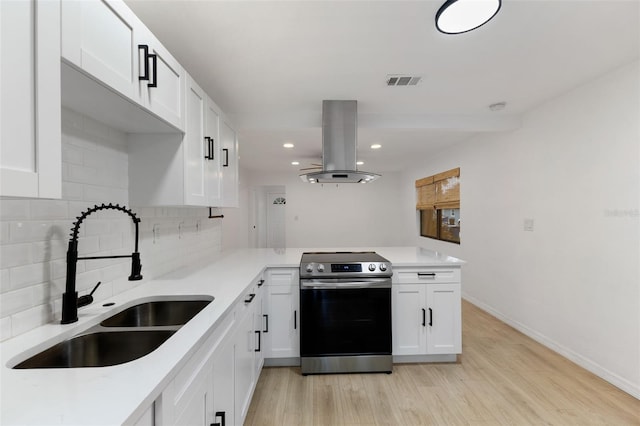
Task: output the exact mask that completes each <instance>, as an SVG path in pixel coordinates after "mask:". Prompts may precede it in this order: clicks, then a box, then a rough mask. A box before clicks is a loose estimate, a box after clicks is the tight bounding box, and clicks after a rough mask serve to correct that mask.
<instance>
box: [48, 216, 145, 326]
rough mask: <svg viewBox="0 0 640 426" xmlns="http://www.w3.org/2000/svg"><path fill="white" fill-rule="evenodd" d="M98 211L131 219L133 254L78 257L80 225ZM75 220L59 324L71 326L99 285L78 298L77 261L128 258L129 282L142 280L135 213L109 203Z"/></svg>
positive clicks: (137, 219)
mask: <svg viewBox="0 0 640 426" xmlns="http://www.w3.org/2000/svg"><path fill="white" fill-rule="evenodd" d="M99 210H120V211H121V212H123V213H126V214H128V215H129V216H131V219H132V220H133V223H134V225H135V226H136V244H135V249H134V252H133V253H131V254H125V255H120V256H91V257H78V231H79V230H80V224H81V223H82V221H84V220H85V219H86V218H87V216H89V215H90V214H91V213H95V212H97V211H99ZM76 219H77V222H74V223H73V228H72V229H71V239H70V240H69V248H68V249H67V282H66V286H65V292H64V294H63V295H62V321H60V323H61V324H71V323H73V322H76V321H78V308H80V307H82V306H86V305H88V304H90V303H91V302H93V297H92V294H93V292H94V291H95V290H96V288H98V286H99V285H100V283H98V284H97V285H96V286H95V288H94V289H93V291H92V292H91V294H89V295H87V296H82V297H80V298H78V292H77V291H76V264H77V263H78V260H92V259H116V258H122V257H130V258H131V275H130V276H129V281H137V280H141V279H142V275H140V272H141V270H142V265H141V264H140V253H138V223H140V219H139V218H138V217H137V216H136V214H135V213H133V212H132V211H131V210H130V209H128V208H126V207H125V206H120V205H118V204H116V205H115V206H114V205H112V204H111V203H109V204H108V205H105V204H102V205H100V206H98V205H95V206H93V207H91V208H89V209H88V210H87V211H86V212H84V213H82V214H81V215H80V216H78V217H77V218H76Z"/></svg>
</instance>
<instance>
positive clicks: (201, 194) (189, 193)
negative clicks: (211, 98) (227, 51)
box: [183, 77, 210, 206]
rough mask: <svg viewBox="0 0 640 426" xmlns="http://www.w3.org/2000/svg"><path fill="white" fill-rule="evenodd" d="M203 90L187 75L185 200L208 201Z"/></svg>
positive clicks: (193, 203)
mask: <svg viewBox="0 0 640 426" xmlns="http://www.w3.org/2000/svg"><path fill="white" fill-rule="evenodd" d="M206 96H207V95H206V94H205V93H204V91H203V90H202V89H201V88H200V86H198V84H197V83H196V82H195V81H193V79H191V78H190V77H189V78H187V90H186V106H187V113H186V114H187V115H186V118H187V121H186V127H185V135H184V141H183V145H184V166H185V173H184V174H185V185H184V191H185V200H184V202H185V204H188V205H196V206H206V205H207V192H206V191H207V181H206V174H205V170H206V167H207V158H208V155H209V154H208V150H209V149H210V146H209V141H208V140H207V139H205V134H204V130H205V129H204V123H205V118H204V114H205V103H206Z"/></svg>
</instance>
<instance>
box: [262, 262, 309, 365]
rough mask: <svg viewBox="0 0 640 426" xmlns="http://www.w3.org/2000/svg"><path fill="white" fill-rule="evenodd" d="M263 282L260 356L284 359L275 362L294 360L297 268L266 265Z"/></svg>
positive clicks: (297, 344) (297, 349) (297, 339)
mask: <svg viewBox="0 0 640 426" xmlns="http://www.w3.org/2000/svg"><path fill="white" fill-rule="evenodd" d="M266 283H267V285H266V294H265V298H264V308H263V309H264V314H263V315H264V320H265V332H264V334H263V336H264V338H263V346H264V356H265V358H267V359H268V360H269V361H270V362H272V363H273V364H278V362H277V361H274V360H276V359H281V360H288V361H286V362H285V363H284V364H282V363H280V364H279V365H289V364H292V363H293V364H295V362H296V361H297V360H298V359H299V357H300V331H299V327H298V319H299V317H300V316H299V305H300V286H299V279H298V269H297V268H272V269H269V270H267V274H266ZM298 362H299V361H298Z"/></svg>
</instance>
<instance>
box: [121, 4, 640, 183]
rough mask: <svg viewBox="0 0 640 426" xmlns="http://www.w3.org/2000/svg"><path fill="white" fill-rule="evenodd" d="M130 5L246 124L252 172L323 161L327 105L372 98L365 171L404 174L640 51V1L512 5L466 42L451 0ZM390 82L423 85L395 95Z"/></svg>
mask: <svg viewBox="0 0 640 426" xmlns="http://www.w3.org/2000/svg"><path fill="white" fill-rule="evenodd" d="M125 1H126V2H127V4H128V5H129V6H130V7H131V8H132V9H133V11H134V12H135V13H136V14H137V15H138V16H139V17H140V18H141V19H142V20H143V21H144V22H145V24H146V25H147V26H148V27H149V28H150V29H151V30H152V31H153V32H154V34H155V35H156V36H157V37H158V38H159V39H160V41H161V42H162V43H163V44H164V45H165V46H166V47H167V48H168V49H169V50H170V51H171V52H172V53H173V55H174V56H175V57H176V59H178V60H179V61H180V62H181V63H182V65H183V66H184V67H185V68H186V70H187V71H188V72H189V73H190V74H191V75H192V76H193V77H194V78H195V79H196V81H198V82H199V84H200V85H201V86H202V88H203V89H205V91H207V92H208V93H209V95H210V96H211V97H212V98H213V99H214V100H215V101H216V103H217V104H218V105H219V106H220V107H221V108H222V109H223V110H224V111H225V112H226V113H227V114H228V115H229V116H230V117H231V118H232V119H233V121H234V124H235V125H236V127H237V129H238V132H239V138H240V144H241V145H240V150H241V151H240V155H241V160H240V161H241V164H242V166H243V167H246V168H249V169H257V170H272V171H291V172H292V173H297V172H298V170H297V169H298V168H299V167H305V166H308V164H309V163H311V162H320V161H321V130H320V126H321V109H322V100H323V99H355V100H357V101H358V113H359V115H358V116H359V133H358V159H359V160H363V161H364V162H365V165H364V166H362V167H361V168H362V169H364V170H368V171H372V172H384V171H392V170H402V169H404V168H406V167H407V165H408V164H409V163H411V162H417V161H420V159H421V158H425V156H427V155H430V154H432V153H434V152H435V151H437V150H440V149H442V148H443V147H445V146H447V145H449V144H453V143H456V142H459V141H461V140H465V139H468V138H469V137H471V136H472V135H474V134H477V133H479V132H492V131H498V132H502V131H509V130H513V129H514V128H517V127H518V125H519V123H520V115H521V114H522V113H523V112H526V111H527V110H529V109H531V108H533V107H535V106H537V105H539V104H541V103H543V102H545V101H547V100H549V99H552V98H554V97H556V96H558V95H561V94H563V93H565V92H567V91H569V90H571V89H573V88H575V87H577V86H579V85H581V84H583V83H586V82H588V81H590V80H592V79H594V78H596V77H597V76H599V75H602V74H604V73H606V72H608V71H611V70H613V69H615V68H617V67H619V66H622V65H624V64H627V63H629V62H631V61H633V60H635V59H637V58H638V57H639V56H640V32H639V28H640V25H639V22H640V1H639V0H628V1H623V0H552V1H544V0H503V4H502V8H501V10H500V12H499V14H498V15H497V16H496V17H495V18H494V20H493V21H491V22H490V23H488V24H487V25H485V26H483V27H481V28H479V29H478V30H475V31H472V32H470V33H465V34H460V35H444V34H440V33H439V32H437V30H436V29H435V27H434V16H435V14H436V11H437V10H438V8H439V7H440V5H441V4H442V3H444V0H437V1H436V0H424V1H395V0H394V1H193V0H168V1H167V0H164V1H161V0H125ZM388 74H409V75H419V76H422V78H423V79H422V81H421V83H420V84H419V85H417V86H414V87H387V86H386V76H387V75H388ZM500 101H505V102H507V107H506V108H505V110H503V111H500V112H491V111H490V110H489V108H488V105H490V104H492V103H495V102H500ZM284 142H292V143H294V144H295V148H294V149H291V150H285V149H284V148H282V144H283V143H284ZM372 143H380V144H382V149H380V150H377V151H372V150H371V149H370V148H369V146H370V145H371V144H372ZM293 160H298V161H300V162H301V165H300V166H298V167H295V166H292V165H291V164H290V163H291V161H293Z"/></svg>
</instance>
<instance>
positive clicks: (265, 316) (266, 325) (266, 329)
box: [262, 314, 269, 333]
mask: <svg viewBox="0 0 640 426" xmlns="http://www.w3.org/2000/svg"><path fill="white" fill-rule="evenodd" d="M262 316H263V317H264V319H265V324H264V330H262V332H263V333H268V332H269V315H267V314H263V315H262Z"/></svg>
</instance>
